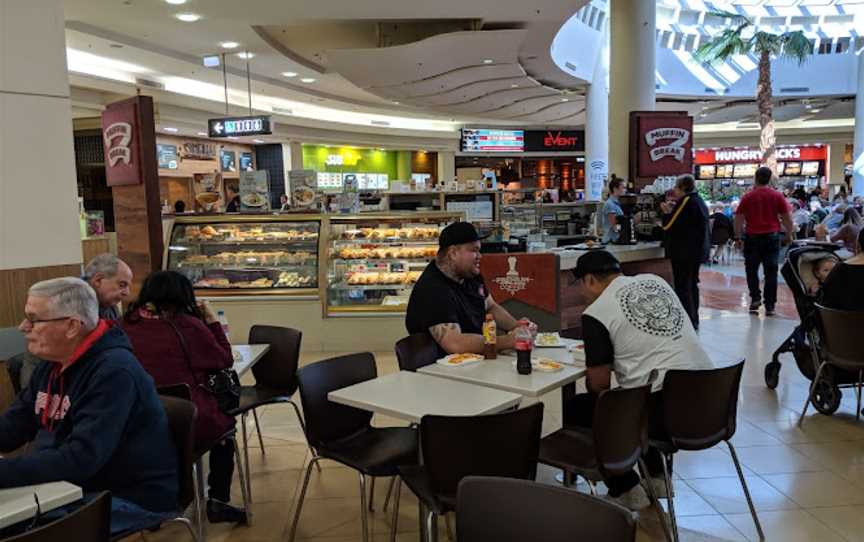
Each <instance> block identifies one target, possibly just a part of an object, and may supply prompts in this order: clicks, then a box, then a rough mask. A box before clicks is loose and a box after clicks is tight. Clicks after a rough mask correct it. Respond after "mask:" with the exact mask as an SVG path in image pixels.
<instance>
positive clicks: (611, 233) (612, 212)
mask: <svg viewBox="0 0 864 542" xmlns="http://www.w3.org/2000/svg"><path fill="white" fill-rule="evenodd" d="M625 192H627V184H626V183H625V182H624V179H619V178H618V177H616V176H614V175H613V176H612V179H610V180H609V197H608V198H607V199H606V203H604V204H603V209H602V210H601V211H600V235H601V240H602V241H603V243H610V242H612V241H617V240H618V236H619V234H620V231H621V225H620V224H618V217H619V216H623V215H624V210H623V209H622V208H621V202H620V201H619V200H618V198H620V197H621V196H623V195H624V193H625Z"/></svg>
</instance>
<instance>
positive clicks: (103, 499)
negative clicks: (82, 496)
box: [4, 491, 111, 542]
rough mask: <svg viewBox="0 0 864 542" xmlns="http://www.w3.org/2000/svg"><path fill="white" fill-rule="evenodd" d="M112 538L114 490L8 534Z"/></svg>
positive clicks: (46, 540)
mask: <svg viewBox="0 0 864 542" xmlns="http://www.w3.org/2000/svg"><path fill="white" fill-rule="evenodd" d="M57 540H63V541H64V542H108V541H109V540H111V494H110V493H109V492H107V491H103V492H102V493H100V494H99V495H98V496H97V497H96V498H95V499H93V500H92V501H90V502H89V503H87V504H85V505H84V506H82V507H81V508H78V509H77V510H75V511H73V512H70V513H68V514H66V515H65V516H63V517H62V518H60V519H58V520H57V521H53V522H51V523H49V524H47V525H44V526H42V527H38V528H36V529H33V530H32V531H28V532H26V533H23V534H19V535H16V536H13V537H10V538H5V539H4V541H5V542H56V541H57Z"/></svg>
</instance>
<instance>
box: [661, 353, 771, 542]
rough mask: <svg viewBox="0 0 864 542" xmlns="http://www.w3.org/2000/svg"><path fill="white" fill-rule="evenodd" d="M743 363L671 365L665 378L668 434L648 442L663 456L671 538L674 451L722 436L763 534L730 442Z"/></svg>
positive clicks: (675, 531)
mask: <svg viewBox="0 0 864 542" xmlns="http://www.w3.org/2000/svg"><path fill="white" fill-rule="evenodd" d="M743 369H744V360H741V361H740V362H738V363H737V364H735V365H731V366H729V367H723V368H721V369H710V370H700V371H682V370H673V371H668V372H667V373H666V377H665V379H664V381H663V423H664V425H665V427H666V432H667V435H668V439H667V440H655V439H651V445H652V446H654V447H656V448H657V449H659V450H660V452H661V454H662V456H663V463H664V467H665V468H664V472H663V474H664V478H665V481H666V493H667V495H669V515H670V519H671V520H672V532H673V535H674V538H675V540H678V525H677V521H676V518H675V503H674V498H673V494H672V481H671V472H670V470H669V467H670V465H671V464H672V463H671V461H672V455H673V454H674V453H675V452H677V451H678V450H691V451H696V450H707V449H708V448H711V447H713V446H714V445H715V444H718V443H720V442H725V443H726V445H727V446H728V447H729V452H730V454H731V455H732V461H733V462H734V463H735V469H736V470H737V471H738V479H739V480H740V481H741V488H742V489H743V490H744V496H745V497H746V498H747V504H748V506H749V507H750V515H751V516H753V522H754V523H755V524H756V530H757V531H758V532H759V538H760V539H764V538H765V535H764V533H763V532H762V525H761V524H760V523H759V517H758V516H757V515H756V509H755V508H754V507H753V500H752V499H751V498H750V490H749V489H748V488H747V482H746V481H745V480H744V473H743V472H742V471H741V464H740V463H739V461H738V455H737V454H736V453H735V447H734V446H732V443H731V442H730V439H731V438H732V436H733V435H734V434H735V428H736V417H737V415H738V388H739V387H740V385H741V372H742V370H743Z"/></svg>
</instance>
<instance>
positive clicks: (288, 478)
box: [232, 469, 303, 505]
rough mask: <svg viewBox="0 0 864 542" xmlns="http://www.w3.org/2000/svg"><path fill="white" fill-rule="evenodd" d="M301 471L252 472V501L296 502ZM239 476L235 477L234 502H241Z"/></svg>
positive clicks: (256, 502)
mask: <svg viewBox="0 0 864 542" xmlns="http://www.w3.org/2000/svg"><path fill="white" fill-rule="evenodd" d="M302 473H303V471H302V470H300V469H287V470H281V471H269V472H256V471H255V470H253V471H252V500H253V502H254V503H255V504H258V503H267V502H284V503H287V504H288V505H290V504H291V501H293V500H294V495H295V492H296V490H297V484H298V482H299V480H300V477H301V476H302ZM238 484H239V481H238V479H237V476H235V477H234V485H233V487H232V490H233V491H232V497H233V501H234V502H235V503H237V504H239V503H240V502H241V500H240V499H241V496H242V494H241V489H240V486H239V485H238Z"/></svg>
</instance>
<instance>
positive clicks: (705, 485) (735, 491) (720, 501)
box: [687, 476, 799, 514]
mask: <svg viewBox="0 0 864 542" xmlns="http://www.w3.org/2000/svg"><path fill="white" fill-rule="evenodd" d="M745 479H746V480H747V487H748V489H749V490H750V496H751V498H752V499H753V505H754V506H755V507H756V510H789V509H796V508H799V507H798V505H797V504H795V503H794V502H792V501H791V500H790V499H789V498H788V497H786V496H785V495H783V494H782V493H780V492H779V491H777V489H775V488H774V487H773V486H772V485H771V484H769V483H768V482H766V481H765V480H763V479H762V478H760V477H758V476H746V477H745ZM687 485H689V486H690V487H692V488H693V490H695V491H696V493H698V494H699V495H700V496H702V498H704V499H705V500H706V501H708V502H709V503H710V504H711V506H712V507H714V509H715V510H717V511H718V512H720V513H721V514H745V513H750V508H749V507H748V506H747V499H746V498H745V497H744V490H743V489H742V488H741V482H740V480H739V479H738V477H737V476H736V477H724V478H702V479H698V480H688V481H687Z"/></svg>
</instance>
